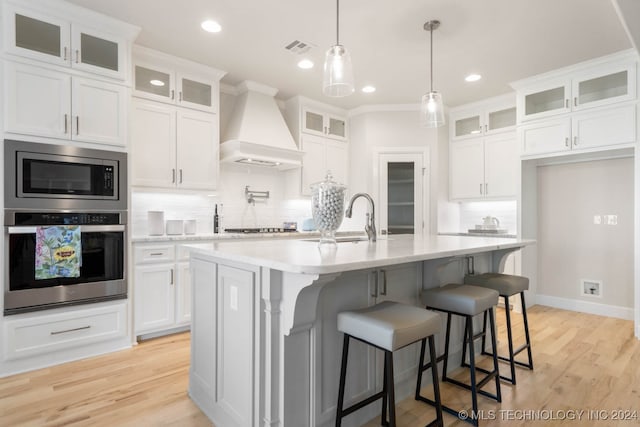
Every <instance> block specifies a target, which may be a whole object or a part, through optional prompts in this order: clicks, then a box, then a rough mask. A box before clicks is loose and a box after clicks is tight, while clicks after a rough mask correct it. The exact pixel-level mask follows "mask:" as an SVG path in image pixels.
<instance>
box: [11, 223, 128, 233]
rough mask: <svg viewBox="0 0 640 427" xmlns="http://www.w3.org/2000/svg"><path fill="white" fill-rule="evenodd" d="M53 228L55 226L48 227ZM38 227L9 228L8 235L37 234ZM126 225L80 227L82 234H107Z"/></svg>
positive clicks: (120, 229)
mask: <svg viewBox="0 0 640 427" xmlns="http://www.w3.org/2000/svg"><path fill="white" fill-rule="evenodd" d="M47 227H53V226H47ZM37 228H38V227H37V226H32V227H22V226H9V227H7V233H9V234H36V229H37ZM124 230H125V226H124V225H80V232H81V233H82V232H86V233H91V232H106V231H124Z"/></svg>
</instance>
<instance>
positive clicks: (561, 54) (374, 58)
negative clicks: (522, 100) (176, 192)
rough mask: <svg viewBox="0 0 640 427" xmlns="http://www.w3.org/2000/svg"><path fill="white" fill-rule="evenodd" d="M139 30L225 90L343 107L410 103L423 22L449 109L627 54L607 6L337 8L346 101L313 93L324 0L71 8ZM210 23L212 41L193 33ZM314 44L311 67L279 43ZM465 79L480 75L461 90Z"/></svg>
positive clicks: (329, 3) (123, 2) (422, 2)
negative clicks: (270, 92)
mask: <svg viewBox="0 0 640 427" xmlns="http://www.w3.org/2000/svg"><path fill="white" fill-rule="evenodd" d="M70 1H71V2H72V3H76V4H79V5H82V6H85V7H87V8H90V9H93V10H96V11H99V12H102V13H105V14H107V15H110V16H113V17H115V18H118V19H121V20H123V21H127V22H129V23H132V24H135V25H138V26H139V27H141V28H142V31H141V33H140V35H139V37H138V39H137V41H136V43H138V44H141V45H143V46H147V47H151V48H153V49H157V50H160V51H163V52H166V53H169V54H173V55H177V56H180V57H184V58H187V59H190V60H193V61H197V62H200V63H203V64H207V65H210V66H213V67H216V68H218V69H221V70H224V71H227V72H228V74H227V76H225V77H224V78H223V82H224V83H227V84H236V83H238V82H240V81H242V80H245V79H250V80H255V81H258V82H261V83H264V84H267V85H269V86H273V87H275V88H278V89H279V90H280V92H279V94H278V98H282V99H286V98H288V97H290V96H292V95H295V94H302V95H305V96H308V97H310V98H314V99H318V100H321V101H325V102H328V103H331V104H334V105H338V106H341V107H344V108H354V107H358V106H361V105H365V104H407V103H410V104H414V103H417V102H419V99H420V97H421V95H422V94H423V93H424V92H425V91H427V90H428V33H427V32H425V31H424V30H423V28H422V26H423V24H424V22H425V21H427V20H430V19H439V20H440V21H441V22H442V25H441V27H440V29H438V30H437V31H436V32H434V89H436V90H438V91H440V92H441V93H442V94H443V97H444V101H445V104H447V105H449V106H450V107H454V106H457V105H460V104H464V103H467V102H471V101H476V100H480V99H483V98H487V97H490V96H494V95H499V94H502V93H506V92H508V91H510V87H509V85H508V84H509V82H512V81H515V80H519V79H522V78H525V77H528V76H531V75H534V74H538V73H541V72H546V71H550V70H553V69H556V68H559V67H563V66H566V65H571V64H574V63H576V62H580V61H584V60H587V59H590V58H595V57H598V56H602V55H605V54H609V53H613V52H617V51H620V50H624V49H628V48H631V47H632V44H631V42H630V40H629V38H628V37H627V34H626V32H625V29H624V27H623V25H622V24H621V22H620V20H619V18H618V16H617V14H616V11H615V8H614V5H613V3H612V1H611V0H396V1H390V0H343V1H342V2H341V4H340V8H341V11H340V22H341V29H340V41H341V42H342V44H343V45H344V46H345V47H346V48H347V49H348V50H349V51H350V53H351V56H352V61H353V67H354V74H355V80H356V85H357V87H358V88H361V87H362V86H364V85H365V84H372V85H374V86H376V87H377V91H376V92H375V93H373V94H363V93H360V92H359V91H357V92H356V93H355V94H353V95H351V96H349V97H345V98H328V97H325V96H323V95H322V91H321V84H322V64H323V60H324V53H325V51H326V50H327V48H328V47H329V46H330V45H332V44H335V25H336V23H335V12H336V4H335V1H333V0H325V1H317V0H315V1H314V0H181V1H175V0H108V1H105V0H70ZM205 18H210V19H214V20H217V21H218V22H219V23H220V24H221V25H222V27H223V30H222V32H221V33H218V34H209V33H205V32H204V31H202V30H201V29H200V22H201V21H202V20H204V19H205ZM295 39H298V40H302V41H305V42H309V43H313V44H315V45H316V46H317V47H316V48H314V49H313V50H311V51H310V52H309V53H308V55H307V56H308V57H310V58H311V59H312V60H313V61H314V62H315V64H316V66H315V68H314V69H312V70H307V71H303V70H300V69H298V68H297V67H296V65H295V64H296V62H297V61H298V59H300V58H298V57H297V56H295V55H294V54H292V53H290V52H288V51H286V50H285V49H284V46H286V45H287V44H289V42H291V41H293V40H295ZM471 72H476V73H479V74H482V76H483V79H482V80H481V81H479V82H477V83H466V82H465V81H464V76H465V75H467V74H468V73H471Z"/></svg>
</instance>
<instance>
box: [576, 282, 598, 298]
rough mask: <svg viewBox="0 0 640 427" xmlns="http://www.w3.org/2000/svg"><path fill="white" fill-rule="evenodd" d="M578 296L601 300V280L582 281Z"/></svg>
mask: <svg viewBox="0 0 640 427" xmlns="http://www.w3.org/2000/svg"><path fill="white" fill-rule="evenodd" d="M580 295H581V296H588V297H598V298H602V280H587V279H582V280H581V281H580Z"/></svg>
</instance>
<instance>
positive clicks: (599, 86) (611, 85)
mask: <svg viewBox="0 0 640 427" xmlns="http://www.w3.org/2000/svg"><path fill="white" fill-rule="evenodd" d="M555 74H557V76H556V75H554V74H553V73H552V74H551V75H550V76H549V75H548V76H545V77H543V78H536V77H534V78H531V79H527V80H525V81H522V82H517V83H515V84H514V87H516V88H517V89H518V90H517V107H518V117H519V122H525V121H529V120H535V119H542V118H546V117H550V116H554V115H557V114H563V113H569V112H573V111H581V110H584V109H587V108H594V107H601V106H605V105H611V104H615V103H619V102H625V101H631V100H634V99H636V81H637V80H636V79H637V77H636V63H635V60H634V59H632V58H631V59H628V58H626V57H624V55H623V56H622V59H612V60H610V61H607V62H604V63H599V64H594V65H590V64H587V65H584V64H583V65H579V66H577V67H570V68H569V69H567V70H563V71H558V72H557V73H555Z"/></svg>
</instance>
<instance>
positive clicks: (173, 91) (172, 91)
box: [171, 89, 176, 100]
mask: <svg viewBox="0 0 640 427" xmlns="http://www.w3.org/2000/svg"><path fill="white" fill-rule="evenodd" d="M175 95H176V91H175V90H173V89H171V99H172V100H173V99H175Z"/></svg>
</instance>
